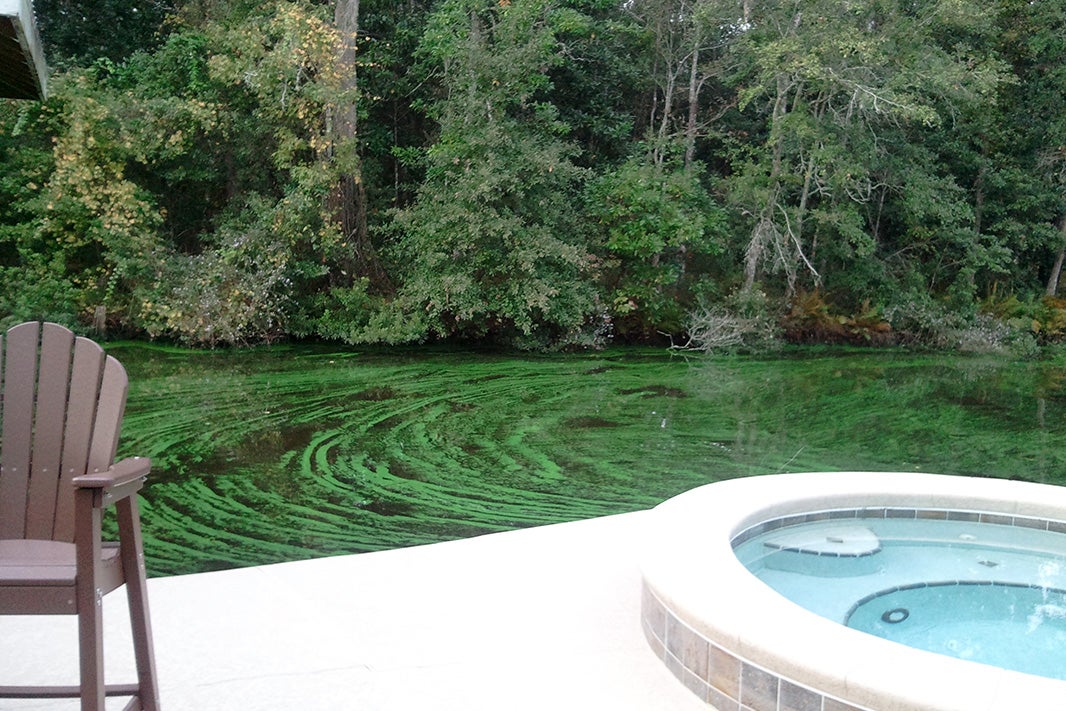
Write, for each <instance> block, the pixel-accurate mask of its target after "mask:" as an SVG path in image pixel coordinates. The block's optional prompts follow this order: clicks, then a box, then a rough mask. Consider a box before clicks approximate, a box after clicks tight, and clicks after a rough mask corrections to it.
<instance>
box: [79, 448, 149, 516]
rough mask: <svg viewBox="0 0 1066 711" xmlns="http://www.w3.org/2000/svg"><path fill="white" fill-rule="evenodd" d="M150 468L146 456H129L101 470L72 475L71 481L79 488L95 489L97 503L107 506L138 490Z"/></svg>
mask: <svg viewBox="0 0 1066 711" xmlns="http://www.w3.org/2000/svg"><path fill="white" fill-rule="evenodd" d="M151 468H152V460H151V459H149V458H148V457H129V458H127V459H123V460H122V461H119V462H115V463H114V464H112V465H111V466H110V467H108V468H107V469H106V470H104V471H102V472H101V471H96V472H92V473H91V474H83V475H82V476H77V477H74V479H73V482H74V486H75V487H77V488H79V489H88V490H95V492H96V494H97V496H98V498H96V501H97V505H98V506H107V505H108V504H110V503H112V502H114V501H118V500H119V499H124V498H126V497H127V496H131V495H133V494H135V493H137V492H138V491H140V489H141V487H142V486H143V485H144V479H145V477H147V476H148V472H149V471H150V470H151ZM94 498H95V497H94Z"/></svg>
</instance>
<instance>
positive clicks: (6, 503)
mask: <svg viewBox="0 0 1066 711" xmlns="http://www.w3.org/2000/svg"><path fill="white" fill-rule="evenodd" d="M39 332H40V325H39V324H37V323H32V322H31V323H23V324H19V325H18V326H15V327H14V328H11V329H10V330H8V332H7V338H6V339H5V341H6V343H5V344H4V345H5V346H6V347H5V349H4V374H3V378H4V380H3V397H4V400H3V417H4V422H3V427H4V431H3V437H2V439H0V538H22V537H23V536H24V535H25V531H26V500H27V497H28V495H29V486H28V485H29V480H30V452H31V447H32V443H33V411H34V397H35V395H36V392H35V390H36V387H35V386H36V382H37V345H38V334H39Z"/></svg>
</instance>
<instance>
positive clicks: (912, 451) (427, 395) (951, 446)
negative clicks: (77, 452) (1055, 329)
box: [108, 343, 1066, 575]
mask: <svg viewBox="0 0 1066 711" xmlns="http://www.w3.org/2000/svg"><path fill="white" fill-rule="evenodd" d="M108 351H109V352H110V353H112V354H114V355H115V356H116V357H118V358H119V359H120V360H122V362H123V364H124V365H125V366H126V368H127V370H128V371H129V374H130V380H131V389H130V398H129V405H128V408H127V415H126V422H125V427H124V431H123V440H122V450H121V452H120V454H129V455H132V454H138V455H143V456H150V457H152V459H153V462H154V466H153V474H152V477H151V479H150V480H149V484H148V486H147V487H146V489H145V490H144V496H143V517H144V527H145V535H146V539H147V543H146V552H147V555H148V557H149V561H148V564H149V569H150V571H151V572H152V574H155V575H160V574H174V573H186V572H196V571H203V570H213V569H219V568H228V567H236V566H245V565H255V564H261V563H269V562H277V561H284V560H295V559H300V558H308V557H312V556H322V555H334V554H340V553H353V552H365V551H373V550H381V549H387V548H397V547H402V546H409V545H416V544H422V543H430V542H435V541H442V540H451V539H455V538H461V537H467V536H474V535H479V534H483V533H489V532H494V531H502V530H509V529H514V528H520V527H526V526H533V525H538V524H546V523H556V522H562V521H571V520H576V519H581V518H590V517H594V516H602V515H607V514H615V513H622V512H627V511H635V510H639V509H644V508H649V507H651V506H654V505H656V504H658V503H659V502H661V501H663V500H664V499H666V498H668V497H670V496H673V495H675V494H678V493H681V492H682V491H685V490H688V489H691V488H693V487H696V486H700V485H702V484H706V483H709V482H713V481H718V480H721V479H726V478H732V477H738V476H751V475H757V474H772V473H779V472H799V471H822V470H852V469H854V470H896V471H899V470H921V471H928V472H934V473H945V474H964V475H979V476H995V477H1014V478H1020V479H1027V480H1031V481H1039V482H1045V483H1066V446H1064V445H1063V444H1062V443H1063V442H1064V441H1066V389H1064V383H1066V360H1058V361H1044V362H1012V361H1006V360H1000V359H990V358H965V357H944V356H922V355H912V354H904V353H899V352H882V351H879V352H854V351H851V352H826V351H806V352H804V353H802V354H792V355H786V356H780V357H774V358H745V357H722V358H696V359H685V358H680V357H677V356H676V355H675V356H672V355H671V354H669V353H666V352H663V351H658V350H613V351H606V352H602V353H595V354H587V355H559V356H528V355H527V356H504V355H486V354H477V353H466V352H440V351H431V352H416V351H397V352H387V351H376V350H375V351H357V350H343V349H331V348H324V347H320V346H319V347H314V346H283V347H271V348H260V349H253V350H248V351H235V352H199V351H185V350H178V349H169V348H162V347H156V346H151V345H143V344H129V343H122V344H111V345H110V346H109V348H108Z"/></svg>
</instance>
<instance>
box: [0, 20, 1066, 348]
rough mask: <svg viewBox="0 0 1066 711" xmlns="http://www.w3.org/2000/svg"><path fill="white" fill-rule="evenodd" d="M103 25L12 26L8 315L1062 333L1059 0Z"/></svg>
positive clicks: (181, 328)
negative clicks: (32, 97) (15, 79)
mask: <svg viewBox="0 0 1066 711" xmlns="http://www.w3.org/2000/svg"><path fill="white" fill-rule="evenodd" d="M120 5H122V4H121V3H115V2H112V1H111V0H101V1H100V2H93V3H87V2H84V1H83V0H47V1H46V0H39V1H38V3H37V7H38V11H39V12H40V13H41V22H42V33H43V36H44V40H45V42H46V44H48V45H49V52H50V55H51V57H52V58H53V60H55V61H54V63H53V66H54V67H56V68H58V69H57V71H56V72H55V75H54V76H53V78H52V81H51V88H52V96H51V98H50V99H49V100H48V101H47V102H42V103H32V104H15V103H2V104H0V165H2V169H0V271H2V276H4V279H3V282H2V283H0V308H2V310H3V311H2V314H0V316H2V317H3V318H4V319H7V320H8V321H10V320H12V319H15V318H30V317H42V318H44V317H47V318H53V319H56V320H61V321H64V322H66V323H70V324H72V325H74V324H77V323H81V324H87V323H88V322H90V321H91V319H92V318H93V314H95V313H97V311H98V309H103V310H104V311H105V312H106V313H107V315H108V319H109V327H111V328H112V330H113V331H118V332H122V331H124V332H127V333H138V332H139V333H145V334H149V335H151V336H154V337H160V338H172V339H176V340H180V341H182V342H186V343H194V344H205V345H215V344H227V343H252V342H258V341H264V340H267V341H269V340H274V339H277V338H281V337H284V336H286V335H297V336H301V337H315V336H319V337H324V338H329V339H341V340H345V341H350V342H390V343H397V342H409V341H422V340H426V339H437V338H441V339H446V338H476V339H487V340H493V341H499V342H507V343H510V344H520V345H523V346H524V347H563V346H566V345H567V344H569V345H594V344H597V343H602V342H604V341H605V340H606V339H607V338H609V337H611V336H617V337H620V338H624V339H655V338H658V337H659V334H660V333H670V334H672V335H674V336H678V335H679V334H681V333H683V332H685V331H688V333H689V334H690V335H691V333H692V331H693V329H692V328H686V323H689V322H690V321H691V318H690V317H689V314H692V315H693V316H699V315H701V314H702V315H709V316H710V317H711V321H713V322H714V323H718V324H719V325H722V324H725V325H726V326H728V327H729V328H732V327H733V326H736V325H737V324H743V323H748V324H749V325H750V323H754V322H759V323H762V322H761V321H759V319H754V320H753V318H754V317H752V318H749V316H750V314H749V313H748V312H747V311H745V310H744V309H743V308H740V307H739V306H738V304H739V303H740V302H741V301H743V300H744V299H745V298H754V296H753V295H754V294H756V293H759V294H764V295H765V298H766V299H767V302H766V304H767V306H766V309H764V310H761V311H760V313H762V314H763V315H766V314H773V315H774V316H775V318H776V315H777V313H778V311H779V310H780V312H781V313H786V312H787V308H788V307H789V306H793V305H795V303H796V302H795V300H794V297H795V296H796V295H797V294H808V295H810V294H832V295H833V299H832V302H833V307H832V309H831V310H828V311H824V312H823V311H819V310H818V309H807V311H805V312H804V313H806V316H803V314H800V315H801V316H802V318H800V320H801V321H802V320H803V319H805V318H807V316H811V318H814V321H812V323H814V322H817V323H819V324H821V326H818V327H816V328H806V327H801V328H799V329H798V330H800V331H803V332H805V333H808V334H810V333H818V334H822V335H821V336H819V337H824V338H832V337H835V336H833V334H832V333H831V331H833V330H834V329H835V328H836V326H834V327H833V328H829V327H828V326H827V324H829V323H830V322H834V323H837V326H841V327H843V328H844V330H845V331H848V329H849V328H851V326H849V325H848V324H843V323H839V319H840V318H846V319H852V320H855V321H856V323H855V324H852V325H854V326H855V327H856V328H857V329H858V330H860V331H862V330H864V329H866V330H869V329H868V328H867V326H864V325H862V324H860V323H859V321H862V314H864V313H867V314H878V313H879V312H880V311H881V310H883V311H884V313H886V314H891V315H892V317H893V318H892V319H890V320H891V321H892V324H893V327H894V328H895V330H896V332H897V333H898V334H899V336H900V337H901V338H902V339H903V340H905V341H907V340H909V341H912V342H920V343H923V344H939V345H940V346H942V347H949V348H960V347H966V348H970V347H971V346H973V347H974V348H977V349H980V348H981V346H980V344H982V343H985V344H992V346H994V348H998V347H1000V346H1002V345H1004V344H1006V346H1009V347H1010V348H1015V347H1016V346H1017V345H1018V344H1023V342H1024V344H1029V343H1032V344H1035V343H1040V344H1048V343H1053V342H1056V341H1057V340H1058V339H1059V338H1060V336H1061V334H1060V330H1061V324H1060V322H1059V312H1060V309H1059V308H1058V306H1056V305H1055V304H1056V303H1057V302H1055V301H1054V298H1055V297H1054V296H1053V298H1052V299H1051V300H1050V301H1046V302H1044V301H1040V299H1039V298H1038V297H1037V296H1030V295H1038V294H1043V293H1045V292H1046V291H1047V292H1052V293H1053V292H1055V291H1056V289H1057V288H1058V282H1059V278H1058V274H1059V271H1057V269H1056V268H1055V266H1054V265H1055V263H1056V258H1057V257H1058V256H1059V255H1060V253H1064V250H1066V230H1064V229H1063V226H1064V225H1066V151H1064V150H1063V148H1062V147H1063V145H1066V119H1064V118H1063V117H1064V116H1066V113H1064V112H1063V111H1062V106H1063V105H1066V69H1064V67H1066V40H1064V39H1063V38H1064V37H1066V5H1064V4H1063V3H1062V2H1061V1H1060V0H1055V1H1054V2H1041V3H1031V2H1024V1H1023V0H996V1H995V2H992V3H978V2H975V0H953V1H952V2H933V1H932V0H929V1H925V0H922V1H920V2H914V3H909V4H905V5H900V4H893V3H884V2H879V1H875V0H861V1H859V2H849V3H846V4H845V5H843V6H842V5H841V4H840V3H833V2H828V0H813V1H812V2H805V3H802V4H801V5H802V7H801V6H800V5H797V4H796V3H773V2H771V3H761V4H760V3H744V4H742V6H738V5H737V4H736V3H735V2H732V1H731V0H730V1H728V2H727V1H726V0H699V2H690V0H634V1H633V2H626V3H618V2H615V1H613V0H437V1H435V2H434V1H432V0H403V1H402V2H392V1H391V0H362V2H361V17H360V18H359V23H358V25H359V32H358V33H357V36H355V37H354V38H347V37H345V36H342V35H343V33H342V32H341V31H340V30H339V29H338V28H337V27H335V26H334V18H333V11H334V5H333V4H331V3H324V2H321V0H270V1H269V2H252V1H251V0H183V2H180V3H173V4H166V3H149V5H150V6H151V7H148V6H143V5H142V6H139V8H138V9H137V12H136V13H134V12H133V11H132V10H131V9H130V8H129V7H127V6H125V5H123V6H122V7H120ZM743 13H747V14H743ZM101 27H104V28H107V29H108V32H100V31H98V28H101ZM349 39H351V43H348V40H349ZM347 46H350V47H352V48H353V51H354V53H353V52H346V51H342V50H344V48H345V47H347ZM996 293H1008V294H1018V295H1019V296H1018V304H1016V305H1014V306H1011V307H1010V308H1007V304H1006V303H999V301H1001V300H998V299H996V297H995V296H994V294H996ZM989 294H993V296H992V297H989V296H988V295H989ZM981 299H986V301H985V302H984V303H983V305H982V310H980V311H979V310H977V309H976V305H977V304H978V303H979V301H980V300H981ZM988 299H991V300H992V301H993V302H996V304H997V305H996V306H995V307H992V306H990V305H989V302H988V301H987V300H988ZM735 300H737V301H736V303H734V301H735ZM801 301H804V303H806V301H805V300H804V299H801ZM1049 304H1050V305H1049ZM1002 309H1007V311H1009V312H1010V314H1011V315H1004V314H1000V313H999V311H1001V310H1002ZM801 311H802V309H801ZM841 314H845V315H846V316H841ZM719 317H721V318H719ZM815 317H817V318H815ZM823 317H824V318H823ZM687 319H688V320H687ZM715 319H718V321H715ZM722 319H724V320H722ZM708 323H710V321H709V322H708ZM871 323H872V322H871ZM730 324H732V325H730ZM867 325H871V324H867ZM1003 329H1005V330H1003ZM727 330H728V329H727ZM756 331H759V329H756ZM721 333H726V331H722V332H721ZM849 333H850V331H849ZM730 337H731V336H730ZM808 337H809V336H808ZM712 340H713V339H712ZM757 340H758V339H757ZM771 340H772V339H765V342H770V341H771ZM874 340H876V339H874ZM967 344H968V345H967ZM1024 344H1023V345H1024ZM744 347H748V346H744ZM994 348H993V349H994ZM1025 348H1028V346H1024V347H1023V348H1022V349H1021V350H1025Z"/></svg>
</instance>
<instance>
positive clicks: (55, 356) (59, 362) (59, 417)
mask: <svg viewBox="0 0 1066 711" xmlns="http://www.w3.org/2000/svg"><path fill="white" fill-rule="evenodd" d="M73 347H74V334H73V333H71V332H70V331H69V330H68V329H66V328H63V327H62V326H58V325H56V324H54V323H46V324H44V326H43V328H42V329H41V357H40V367H39V368H38V376H37V382H38V385H37V413H36V417H35V419H34V426H33V431H34V436H33V452H32V457H33V458H32V460H31V471H30V488H29V501H28V502H27V511H26V537H27V538H40V539H49V538H51V537H52V530H53V528H54V524H55V517H56V516H55V514H56V500H57V497H61V496H63V495H64V494H66V493H68V492H66V491H60V490H59V488H58V485H59V471H60V470H59V467H60V457H61V455H62V451H63V429H64V426H65V424H66V415H67V396H68V394H69V393H68V388H69V386H70V361H71V356H72V352H73V350H72V349H73Z"/></svg>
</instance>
